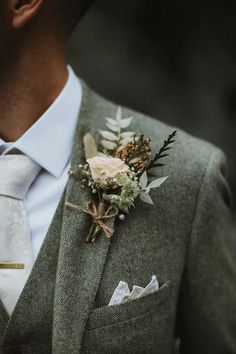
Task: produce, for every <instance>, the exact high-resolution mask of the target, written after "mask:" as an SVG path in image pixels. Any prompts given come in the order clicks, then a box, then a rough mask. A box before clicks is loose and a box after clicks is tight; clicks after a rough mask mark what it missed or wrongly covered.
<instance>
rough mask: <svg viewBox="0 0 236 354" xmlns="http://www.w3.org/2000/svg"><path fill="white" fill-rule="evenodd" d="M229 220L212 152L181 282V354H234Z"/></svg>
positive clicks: (235, 286)
mask: <svg viewBox="0 0 236 354" xmlns="http://www.w3.org/2000/svg"><path fill="white" fill-rule="evenodd" d="M230 218H231V212H230V192H229V188H228V185H227V182H226V179H225V157H224V155H223V153H222V152H221V151H220V150H218V149H215V151H214V153H213V154H212V156H211V158H210V161H209V164H208V166H207V168H206V171H205V175H204V177H203V179H202V185H201V188H200V192H199V196H198V202H197V206H196V210H195V215H194V219H193V224H192V231H191V236H190V238H189V245H188V251H187V257H186V263H185V269H184V274H183V278H182V282H181V289H180V296H179V307H178V309H179V311H178V320H177V326H176V328H177V332H178V336H179V337H180V343H181V344H180V353H181V354H199V353H201V354H212V353H214V354H235V353H236V242H235V241H236V240H235V237H234V239H233V237H232V230H231V222H232V220H230ZM235 234H236V231H235Z"/></svg>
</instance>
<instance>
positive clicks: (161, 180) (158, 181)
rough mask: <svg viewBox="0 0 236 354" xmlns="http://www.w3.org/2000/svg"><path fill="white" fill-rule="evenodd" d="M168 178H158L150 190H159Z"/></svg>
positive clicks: (149, 186)
mask: <svg viewBox="0 0 236 354" xmlns="http://www.w3.org/2000/svg"><path fill="white" fill-rule="evenodd" d="M167 178H168V176H167V177H162V178H157V179H155V180H154V181H152V182H151V183H150V184H149V185H148V188H150V189H152V188H159V187H160V186H161V185H162V183H164V182H165V181H166V180H167Z"/></svg>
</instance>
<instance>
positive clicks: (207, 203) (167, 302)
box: [0, 83, 236, 354]
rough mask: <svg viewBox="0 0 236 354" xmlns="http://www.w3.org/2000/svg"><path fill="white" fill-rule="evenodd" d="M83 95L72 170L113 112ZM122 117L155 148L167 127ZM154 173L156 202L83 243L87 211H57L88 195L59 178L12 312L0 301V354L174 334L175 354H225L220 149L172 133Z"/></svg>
mask: <svg viewBox="0 0 236 354" xmlns="http://www.w3.org/2000/svg"><path fill="white" fill-rule="evenodd" d="M83 95H84V96H83V102H82V109H81V114H80V119H79V121H78V125H77V130H76V134H75V141H74V148H73V156H72V166H73V165H75V164H78V163H82V162H83V149H82V136H83V134H84V133H85V132H86V131H88V130H90V131H94V132H95V131H96V130H97V129H98V128H100V129H102V128H103V127H104V119H103V118H104V117H105V116H106V117H107V116H114V115H115V113H116V109H117V105H115V104H114V103H112V102H110V101H108V100H106V99H104V98H103V97H101V96H100V95H98V94H96V93H95V92H93V91H92V90H91V89H89V88H88V87H87V85H86V84H85V83H83ZM123 115H124V116H130V115H132V116H134V117H135V122H134V124H133V126H132V129H133V130H135V131H137V132H140V133H144V134H145V135H146V136H150V137H151V138H152V142H153V149H154V150H155V149H158V148H159V147H160V145H161V143H162V141H163V139H164V138H166V136H167V135H168V134H169V133H170V132H172V131H173V129H174V128H173V127H169V126H167V125H165V124H163V123H161V122H159V121H157V120H155V119H152V118H150V117H147V116H145V115H143V114H140V113H137V112H135V111H132V110H129V109H128V108H123ZM159 175H160V176H166V175H168V176H169V178H168V180H167V181H166V183H165V184H164V185H163V186H162V188H161V189H159V190H157V191H154V193H153V200H154V203H155V206H150V205H146V204H144V203H142V202H141V201H138V202H137V203H136V207H135V208H134V209H132V211H131V212H130V215H129V216H128V217H127V218H126V220H125V221H120V220H116V221H115V224H114V220H113V221H111V225H113V224H114V226H115V230H116V231H115V234H114V237H113V238H112V240H111V241H109V240H107V239H106V238H105V237H103V236H101V237H99V238H98V240H97V241H96V242H95V243H93V244H86V243H85V242H84V238H85V236H86V232H87V231H88V228H89V225H90V219H89V217H88V216H87V215H85V214H83V213H77V212H74V211H72V210H69V209H66V208H65V207H64V202H65V201H70V202H73V203H76V204H78V205H84V204H85V202H86V201H87V200H88V199H89V198H90V197H91V196H90V194H89V192H88V191H87V190H86V189H83V188H82V185H81V183H80V180H77V179H75V178H74V177H72V176H71V177H69V179H68V183H67V186H66V189H65V193H64V196H63V198H62V200H61V202H60V204H59V206H58V210H57V213H56V216H55V218H54V220H53V221H52V224H51V228H50V230H49V232H48V234H47V237H46V240H45V247H43V248H42V249H41V253H40V254H39V257H38V259H37V262H36V264H35V267H34V269H33V272H32V274H31V277H30V279H29V282H28V284H27V286H26V288H25V289H24V292H23V295H22V296H21V298H20V300H19V302H18V304H17V307H16V311H15V313H14V314H13V317H12V318H11V319H10V320H9V319H7V318H6V313H5V312H4V309H3V308H2V307H0V330H1V332H0V333H1V337H2V343H3V344H2V345H3V353H4V350H5V349H4V348H6V347H7V346H8V345H13V346H17V347H18V349H19V352H21V353H24V354H31V353H35V354H37V353H54V354H62V353H65V354H66V353H71V354H73V353H76V354H77V353H122V354H123V353H157V354H171V353H173V351H174V343H175V338H176V337H179V338H180V339H181V345H180V352H181V353H184V354H195V353H198V354H199V353H200V352H201V353H202V354H211V353H214V354H226V353H229V354H234V353H236V301H235V294H236V265H235V259H234V257H233V252H232V248H231V240H230V237H229V235H230V231H229V222H228V219H229V215H230V209H229V202H230V195H229V190H228V186H227V183H226V180H225V158H224V155H223V153H222V152H221V151H220V150H219V149H218V148H216V147H215V146H213V145H211V144H208V143H206V142H204V141H202V140H199V139H195V138H193V137H191V136H190V135H188V134H186V133H184V132H183V131H180V130H179V131H178V138H177V141H176V144H175V145H174V148H173V150H172V151H171V154H170V156H169V158H168V159H167V160H166V166H164V167H163V168H161V169H160V171H159ZM50 240H51V241H50ZM152 274H156V275H157V278H158V280H159V282H160V284H161V289H160V291H158V292H157V293H154V294H151V295H147V296H145V297H143V298H140V299H137V300H134V301H132V302H130V303H126V304H121V305H114V306H107V304H108V302H109V300H110V297H111V295H112V293H113V291H114V289H115V287H116V286H117V284H118V283H119V281H120V280H123V281H126V282H127V283H128V285H129V286H130V287H132V286H133V285H134V284H136V285H140V286H145V285H146V284H147V283H148V282H149V280H150V278H151V275H152ZM27 307H29V308H27ZM42 328H44V329H42ZM4 329H5V333H4ZM31 338H33V339H31Z"/></svg>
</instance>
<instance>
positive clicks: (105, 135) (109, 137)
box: [99, 130, 117, 141]
mask: <svg viewBox="0 0 236 354" xmlns="http://www.w3.org/2000/svg"><path fill="white" fill-rule="evenodd" d="M99 132H100V134H101V136H102V137H103V138H105V139H107V140H112V141H116V140H117V136H116V135H115V134H114V133H112V132H109V131H107V130H99Z"/></svg>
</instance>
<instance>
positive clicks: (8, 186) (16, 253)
mask: <svg viewBox="0 0 236 354" xmlns="http://www.w3.org/2000/svg"><path fill="white" fill-rule="evenodd" d="M40 170H41V167H40V166H39V165H37V164H36V163H35V162H34V161H33V160H31V159H30V158H29V157H27V156H25V155H1V156H0V298H1V301H2V303H3V305H4V306H5V309H6V310H7V312H8V313H9V314H12V312H13V309H14V307H15V305H16V303H17V301H18V299H19V297H20V294H21V292H22V290H23V288H24V286H25V283H26V281H27V279H28V276H29V274H30V272H31V270H32V267H33V263H34V261H33V249H32V242H31V232H30V227H29V222H28V216H27V212H26V208H25V205H24V199H25V197H26V194H27V191H28V189H29V187H30V185H31V184H32V182H33V181H34V180H35V178H36V176H37V175H38V173H39V172H40ZM17 268H18V269H17Z"/></svg>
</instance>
